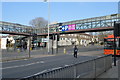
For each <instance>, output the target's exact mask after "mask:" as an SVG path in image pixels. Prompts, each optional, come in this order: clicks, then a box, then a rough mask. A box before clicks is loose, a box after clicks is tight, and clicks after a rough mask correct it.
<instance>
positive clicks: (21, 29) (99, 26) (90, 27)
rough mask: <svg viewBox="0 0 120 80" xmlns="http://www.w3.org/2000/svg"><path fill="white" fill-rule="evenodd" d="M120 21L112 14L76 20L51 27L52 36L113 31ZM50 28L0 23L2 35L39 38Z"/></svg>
mask: <svg viewBox="0 0 120 80" xmlns="http://www.w3.org/2000/svg"><path fill="white" fill-rule="evenodd" d="M119 20H120V14H111V15H107V16H100V17H94V18H88V19H82V20H74V21H68V22H62V24H61V25H60V23H57V24H52V25H50V34H73V33H82V32H96V31H106V30H113V25H114V21H119ZM47 31H48V28H47V27H45V28H41V29H37V28H32V27H31V26H25V25H21V24H16V23H9V22H4V21H0V33H2V34H14V35H25V36H29V35H30V33H35V34H37V35H38V36H47V34H48V32H47Z"/></svg>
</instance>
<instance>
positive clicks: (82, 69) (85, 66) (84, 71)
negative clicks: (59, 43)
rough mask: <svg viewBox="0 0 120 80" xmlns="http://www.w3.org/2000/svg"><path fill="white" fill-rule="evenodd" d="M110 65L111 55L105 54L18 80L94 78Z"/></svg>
mask: <svg viewBox="0 0 120 80" xmlns="http://www.w3.org/2000/svg"><path fill="white" fill-rule="evenodd" d="M111 67H112V55H105V56H102V57H98V58H95V59H92V60H88V61H83V62H80V63H76V64H72V65H69V66H65V67H60V68H58V69H54V70H50V71H45V72H41V73H39V74H36V75H32V76H28V77H25V78H22V79H20V80H35V79H37V78H96V77H97V76H99V75H100V74H102V73H104V72H105V71H107V70H108V69H110V68H111Z"/></svg>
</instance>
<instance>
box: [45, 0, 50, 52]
mask: <svg viewBox="0 0 120 80" xmlns="http://www.w3.org/2000/svg"><path fill="white" fill-rule="evenodd" d="M44 2H48V26H47V27H48V53H49V52H50V51H49V37H50V36H49V27H50V26H49V24H50V1H49V0H44Z"/></svg>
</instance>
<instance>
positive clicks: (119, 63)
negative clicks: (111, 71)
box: [118, 60, 120, 80]
mask: <svg viewBox="0 0 120 80" xmlns="http://www.w3.org/2000/svg"><path fill="white" fill-rule="evenodd" d="M118 78H119V80H120V60H118Z"/></svg>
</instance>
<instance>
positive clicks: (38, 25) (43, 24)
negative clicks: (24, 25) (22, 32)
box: [29, 17, 48, 28]
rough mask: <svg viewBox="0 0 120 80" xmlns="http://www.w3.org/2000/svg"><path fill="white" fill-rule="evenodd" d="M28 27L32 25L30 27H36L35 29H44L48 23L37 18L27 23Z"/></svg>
mask: <svg viewBox="0 0 120 80" xmlns="http://www.w3.org/2000/svg"><path fill="white" fill-rule="evenodd" d="M29 24H30V25H32V27H36V28H44V27H46V26H47V24H48V21H47V20H45V19H44V18H42V17H37V18H35V19H32V20H31V21H30V22H29Z"/></svg>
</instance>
